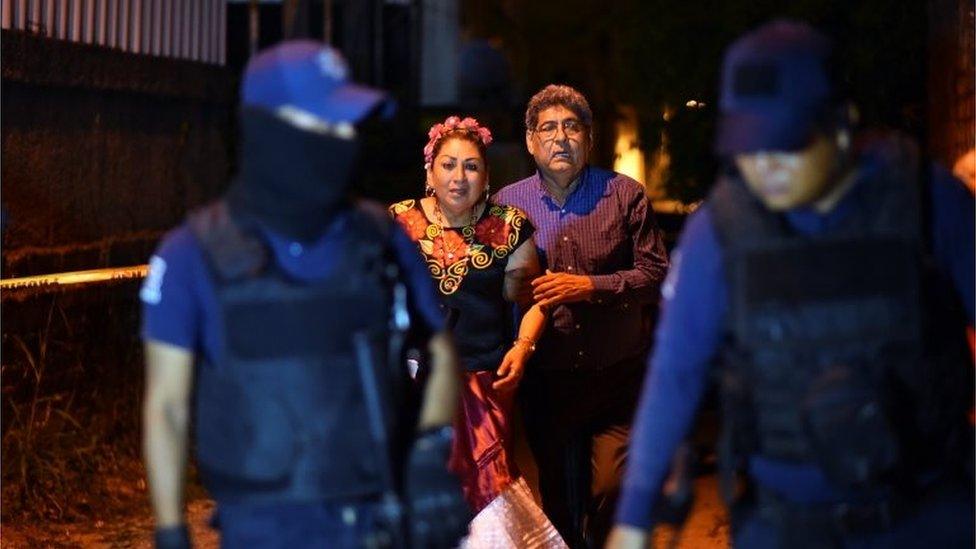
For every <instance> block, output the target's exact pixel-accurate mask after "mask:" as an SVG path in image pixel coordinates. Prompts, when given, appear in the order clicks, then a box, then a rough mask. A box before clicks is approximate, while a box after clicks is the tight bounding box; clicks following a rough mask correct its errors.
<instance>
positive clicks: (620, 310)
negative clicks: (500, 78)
mask: <svg viewBox="0 0 976 549" xmlns="http://www.w3.org/2000/svg"><path fill="white" fill-rule="evenodd" d="M495 201H496V202H497V203H499V204H505V205H512V206H516V207H518V208H519V209H521V210H522V211H524V212H525V213H526V214H527V215H528V217H529V220H531V221H532V224H533V225H535V228H536V232H535V243H536V246H537V247H538V248H539V257H540V259H541V260H542V265H543V267H544V268H547V269H549V270H551V271H553V272H566V273H572V274H581V275H588V276H590V277H592V279H593V284H594V287H595V290H596V291H595V293H594V295H593V298H592V299H591V300H590V301H589V302H579V303H570V304H566V305H560V306H558V307H556V308H555V309H554V310H553V311H552V314H551V316H550V320H549V325H548V326H547V328H546V332H545V334H543V336H542V339H541V340H540V341H539V344H538V348H539V352H538V353H536V363H537V364H539V366H540V367H542V368H545V369H600V368H605V367H607V366H612V365H614V364H617V363H619V362H621V361H623V360H627V359H641V358H642V357H643V356H644V354H645V353H646V351H647V349H648V348H649V346H650V343H651V333H652V330H653V321H654V317H655V312H656V311H655V309H656V307H657V296H658V288H659V287H660V284H661V282H662V281H663V280H664V276H665V274H666V273H667V270H668V255H667V251H666V250H665V247H664V240H663V238H662V235H661V231H660V229H658V227H657V223H656V222H655V220H654V214H653V213H652V212H651V209H650V207H649V206H648V201H647V196H646V195H645V194H644V188H643V187H642V186H641V184H640V183H638V182H637V181H634V180H633V179H631V178H629V177H627V176H625V175H621V174H618V173H614V172H611V171H607V170H602V169H600V168H594V167H587V168H585V169H584V170H583V173H582V174H581V175H580V182H579V184H578V185H577V187H576V189H574V190H573V192H572V193H570V194H569V196H567V197H566V201H565V203H564V204H562V205H560V204H559V203H558V202H557V201H556V200H555V199H554V198H553V196H552V195H551V194H550V193H549V190H548V189H547V188H546V185H545V183H543V181H542V178H541V177H540V176H539V174H538V173H536V174H535V175H533V176H532V177H529V178H527V179H523V180H522V181H518V182H516V183H513V184H511V185H509V186H507V187H505V188H503V189H502V190H500V191H498V193H496V194H495Z"/></svg>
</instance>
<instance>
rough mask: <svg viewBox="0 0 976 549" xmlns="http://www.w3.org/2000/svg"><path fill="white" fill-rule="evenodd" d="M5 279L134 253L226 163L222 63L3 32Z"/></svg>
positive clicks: (104, 263)
mask: <svg viewBox="0 0 976 549" xmlns="http://www.w3.org/2000/svg"><path fill="white" fill-rule="evenodd" d="M0 47H2V48H3V66H2V78H3V81H2V82H3V94H2V119H0V132H2V146H3V163H2V167H0V186H2V189H0V191H2V197H0V198H2V204H3V209H4V218H5V227H4V229H3V272H2V275H3V277H4V278H9V277H17V276H29V275H35V274H45V273H50V272H58V271H66V270H78V269H92V268H97V267H114V266H123V265H132V264H135V263H142V262H145V260H146V259H147V257H148V254H149V252H150V251H151V250H152V248H153V247H154V246H155V243H156V240H157V239H158V237H159V236H160V235H161V234H162V232H163V231H164V230H165V229H167V228H169V227H172V226H173V225H175V224H176V223H178V222H179V221H180V220H181V219H182V218H183V216H184V215H185V213H186V211H187V209H188V208H190V207H192V206H195V205H198V204H200V203H202V202H204V201H205V200H208V199H209V198H212V197H214V196H216V195H217V194H218V192H219V191H220V190H221V189H223V187H224V186H225V184H226V182H227V178H228V174H229V171H230V168H231V166H230V164H231V162H232V160H231V159H232V156H233V150H232V147H233V145H232V141H231V136H232V130H233V126H232V125H233V116H232V115H233V112H234V111H233V103H234V100H235V99H234V98H235V93H234V89H235V86H234V78H233V77H232V76H231V75H230V74H228V73H227V71H226V70H225V69H223V68H222V67H220V66H217V65H212V64H204V63H196V62H189V61H182V60H176V59H166V58H160V57H150V56H145V55H135V54H130V53H124V52H121V51H118V50H112V49H108V48H103V47H97V46H90V45H85V44H76V43H71V42H66V41H58V40H51V39H47V38H42V37H38V36H35V35H31V34H28V33H23V32H17V31H3V32H2V42H0Z"/></svg>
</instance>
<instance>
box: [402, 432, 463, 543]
mask: <svg viewBox="0 0 976 549" xmlns="http://www.w3.org/2000/svg"><path fill="white" fill-rule="evenodd" d="M453 439H454V434H453V430H452V429H451V428H450V427H438V428H436V429H431V430H428V431H425V432H422V433H421V434H420V435H419V436H418V437H417V440H416V441H414V445H413V449H412V450H411V451H410V459H409V461H408V462H407V471H406V496H407V505H408V506H409V510H408V512H409V518H408V521H407V522H408V528H409V530H410V542H411V545H410V546H411V547H412V548H413V549H423V548H448V547H457V545H458V542H459V541H460V540H461V538H462V537H464V536H465V535H467V533H468V522H470V521H471V518H472V514H471V509H470V508H469V507H468V504H467V503H466V502H465V501H464V498H463V497H462V495H461V483H460V482H458V479H457V477H456V476H455V475H454V474H453V473H451V472H449V471H448V470H447V459H448V457H449V455H450V453H451V442H452V441H453Z"/></svg>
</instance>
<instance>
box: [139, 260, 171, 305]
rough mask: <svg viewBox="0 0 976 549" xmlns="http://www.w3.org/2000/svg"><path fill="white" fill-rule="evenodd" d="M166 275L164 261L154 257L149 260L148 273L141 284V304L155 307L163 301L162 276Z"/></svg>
mask: <svg viewBox="0 0 976 549" xmlns="http://www.w3.org/2000/svg"><path fill="white" fill-rule="evenodd" d="M165 274H166V260H165V259H163V258H161V257H159V256H158V255H154V256H152V257H151V258H149V273H148V274H147V275H146V279H145V280H144V281H143V282H142V288H141V289H140V290H139V299H141V300H142V301H143V303H148V304H149V305H156V304H158V303H159V302H160V301H162V299H163V291H162V290H163V276H165Z"/></svg>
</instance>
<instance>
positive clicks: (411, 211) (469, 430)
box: [390, 116, 565, 547]
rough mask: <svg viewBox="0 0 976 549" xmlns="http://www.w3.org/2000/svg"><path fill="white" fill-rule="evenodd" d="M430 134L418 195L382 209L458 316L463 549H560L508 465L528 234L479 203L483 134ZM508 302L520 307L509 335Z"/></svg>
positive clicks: (461, 126)
mask: <svg viewBox="0 0 976 549" xmlns="http://www.w3.org/2000/svg"><path fill="white" fill-rule="evenodd" d="M428 135H429V138H430V140H429V141H428V143H427V146H426V147H424V169H425V171H426V174H427V185H426V196H425V197H424V198H421V199H419V200H413V199H412V200H404V201H402V202H398V203H396V204H393V205H392V206H390V212H391V213H392V214H393V216H394V218H395V219H396V220H397V221H398V222H399V223H400V224H401V225H402V226H403V228H404V229H405V230H406V232H407V234H408V235H409V236H410V238H411V239H412V240H413V241H414V242H416V243H417V248H418V250H419V252H420V254H421V256H422V257H423V259H424V260H425V262H426V263H427V267H428V269H429V270H430V274H431V276H432V277H433V278H434V281H435V283H436V285H437V288H438V290H440V293H441V297H442V301H443V304H444V305H445V306H446V307H448V308H450V309H455V310H456V311H457V313H458V314H457V323H456V325H455V327H454V330H453V332H454V337H455V340H456V342H457V346H458V353H459V355H460V356H461V361H462V363H463V364H464V366H465V369H466V373H465V380H464V381H465V383H464V390H463V391H462V402H461V406H460V410H459V412H458V417H457V420H456V421H455V427H456V435H455V445H454V448H453V451H452V454H451V468H452V469H454V470H455V471H456V472H458V473H459V474H460V476H461V482H462V486H463V488H464V495H465V498H466V499H467V500H468V503H469V504H471V506H472V508H473V509H474V511H475V513H476V514H477V515H476V516H475V518H474V520H473V521H472V522H471V532H470V536H469V538H468V540H467V543H466V546H468V547H565V544H564V543H563V541H562V539H561V538H560V537H559V534H558V532H556V529H555V528H554V527H553V526H552V523H550V522H549V520H548V519H547V518H546V516H545V515H544V514H543V513H542V509H540V508H539V506H538V505H536V503H535V501H534V500H533V499H532V495H531V493H530V492H529V489H528V486H527V485H526V483H525V480H524V479H522V478H521V477H520V476H519V473H518V470H517V469H516V467H515V463H514V460H513V459H512V448H511V443H512V439H511V435H512V412H513V410H512V408H513V401H514V395H515V388H516V387H517V385H518V382H519V380H520V379H521V377H522V374H523V372H524V371H525V365H526V362H527V361H528V359H529V356H530V355H531V354H532V352H533V351H534V350H535V342H536V340H538V338H539V336H540V335H541V333H542V330H543V328H544V326H545V322H546V313H545V311H544V310H543V309H542V308H541V307H540V306H539V305H537V304H536V305H533V304H532V302H531V299H532V298H531V291H529V290H528V289H527V288H526V287H527V286H528V282H529V280H531V279H532V278H534V277H535V276H537V275H539V274H540V272H539V271H540V267H539V258H538V256H537V255H536V248H535V243H534V241H533V239H532V232H533V230H534V229H533V227H532V224H531V223H530V222H529V220H528V219H527V218H526V217H525V214H523V213H522V212H521V211H520V210H518V209H516V208H513V207H508V206H498V205H496V204H492V203H491V202H489V201H488V199H487V197H488V166H487V164H486V159H485V149H486V148H487V147H488V145H489V144H490V143H491V132H490V131H488V128H486V127H484V126H481V125H479V124H478V121H477V120H475V119H473V118H465V119H463V120H462V119H460V118H459V117H457V116H451V117H449V118H447V119H446V120H445V121H444V122H443V123H440V124H435V125H434V126H433V127H432V128H431V129H430V133H429V134H428ZM511 302H516V303H518V304H519V305H520V307H521V310H523V311H525V314H524V316H523V317H522V321H521V324H520V326H519V329H518V333H517V334H513V333H512V331H513V330H512V326H513V320H512V315H511V311H512V306H511ZM513 336H514V337H513Z"/></svg>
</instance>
